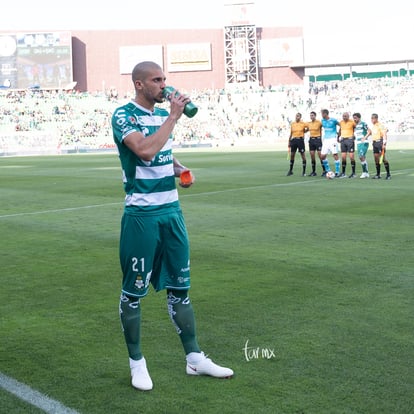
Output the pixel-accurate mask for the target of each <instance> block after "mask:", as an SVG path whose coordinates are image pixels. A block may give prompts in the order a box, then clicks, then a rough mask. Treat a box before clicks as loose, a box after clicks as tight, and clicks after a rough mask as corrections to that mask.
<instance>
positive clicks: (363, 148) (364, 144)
mask: <svg viewBox="0 0 414 414" xmlns="http://www.w3.org/2000/svg"><path fill="white" fill-rule="evenodd" d="M352 117H353V118H354V122H355V124H356V125H355V129H354V136H355V141H356V143H357V151H358V156H359V160H360V161H361V166H362V174H361V176H360V177H359V178H369V173H368V161H367V157H366V155H367V151H368V147H369V142H368V139H367V138H366V135H367V133H368V124H367V123H366V122H365V121H362V120H361V114H360V113H359V112H355V113H354V114H353V115H352Z"/></svg>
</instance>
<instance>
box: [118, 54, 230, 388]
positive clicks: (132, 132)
mask: <svg viewBox="0 0 414 414" xmlns="http://www.w3.org/2000/svg"><path fill="white" fill-rule="evenodd" d="M165 80H166V78H165V75H164V72H163V70H162V68H161V67H160V66H159V65H158V64H156V63H154V62H148V61H145V62H141V63H138V64H137V65H136V66H135V67H134V69H133V71H132V82H133V84H134V88H135V98H134V99H133V100H132V101H130V102H129V103H126V104H125V105H123V106H121V107H119V108H117V109H116V110H115V111H114V113H113V115H112V130H113V137H114V141H115V143H116V145H117V148H118V152H119V158H120V163H121V167H122V175H123V184H124V191H125V194H126V196H125V205H124V212H123V216H122V221H121V232H120V242H119V258H120V264H121V269H122V275H123V277H122V291H121V298H120V304H119V312H120V318H121V324H122V329H123V332H124V338H125V342H126V345H127V349H128V355H129V365H130V370H131V378H132V379H131V383H132V386H133V387H135V388H136V389H139V390H142V391H147V390H151V389H152V388H153V383H152V379H151V377H150V375H149V372H148V369H147V365H146V360H145V358H144V356H143V354H142V351H141V335H140V333H141V299H142V298H144V297H145V296H146V295H147V293H148V289H149V285H150V284H151V285H152V286H153V288H154V289H155V291H160V290H166V292H167V305H168V313H169V316H170V318H171V320H172V322H173V324H174V326H175V328H176V331H177V333H178V335H179V337H180V339H181V343H182V346H183V348H184V352H185V355H186V372H187V374H188V375H210V376H213V377H218V378H228V377H231V376H232V375H233V371H232V370H231V369H230V368H225V367H221V366H219V365H217V364H215V363H214V362H213V361H212V360H211V359H210V358H207V357H206V355H205V354H204V353H203V352H201V350H200V347H199V344H198V341H197V334H196V324H195V318H194V311H193V308H192V304H191V302H190V299H189V295H188V290H189V288H190V257H189V240H188V234H187V229H186V225H185V222H184V218H183V214H182V211H181V208H180V203H179V199H178V191H177V188H176V177H178V176H179V175H180V174H181V172H183V171H185V170H188V169H187V168H186V167H184V166H183V165H182V164H181V163H180V162H179V161H178V160H177V159H176V158H175V157H174V156H173V154H172V133H173V131H174V127H175V126H176V124H177V121H178V120H179V119H180V117H181V116H182V114H183V111H184V107H185V105H186V104H187V103H188V102H190V99H189V97H188V96H186V95H182V94H179V93H178V92H177V91H176V93H173V94H172V95H173V96H171V98H170V110H169V111H167V110H166V109H162V108H160V107H157V106H156V104H157V103H162V102H163V101H164V97H163V89H164V88H165V86H166V85H165ZM193 182H194V181H193ZM191 184H192V182H191V183H190V184H189V185H188V186H190V185H191ZM160 346H162V344H161V345H160Z"/></svg>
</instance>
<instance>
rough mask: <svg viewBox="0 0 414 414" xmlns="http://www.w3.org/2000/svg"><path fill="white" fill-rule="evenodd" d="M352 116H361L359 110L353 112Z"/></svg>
mask: <svg viewBox="0 0 414 414" xmlns="http://www.w3.org/2000/svg"><path fill="white" fill-rule="evenodd" d="M352 116H356V117H357V118H361V114H360V113H359V112H355V113H353V114H352Z"/></svg>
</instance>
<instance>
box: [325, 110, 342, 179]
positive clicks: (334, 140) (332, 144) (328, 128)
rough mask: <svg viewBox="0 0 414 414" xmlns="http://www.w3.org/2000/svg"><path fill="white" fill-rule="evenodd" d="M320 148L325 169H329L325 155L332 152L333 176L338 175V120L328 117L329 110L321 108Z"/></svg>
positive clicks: (339, 164)
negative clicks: (321, 134) (333, 161)
mask: <svg viewBox="0 0 414 414" xmlns="http://www.w3.org/2000/svg"><path fill="white" fill-rule="evenodd" d="M321 115H322V120H321V122H322V131H323V136H322V150H321V161H322V163H323V166H324V167H325V171H326V172H329V171H331V167H330V166H329V161H328V160H327V155H328V154H332V155H333V157H334V160H335V177H339V169H340V166H341V161H340V160H339V156H338V126H339V122H338V120H337V119H335V118H330V117H329V111H328V110H327V109H322V111H321Z"/></svg>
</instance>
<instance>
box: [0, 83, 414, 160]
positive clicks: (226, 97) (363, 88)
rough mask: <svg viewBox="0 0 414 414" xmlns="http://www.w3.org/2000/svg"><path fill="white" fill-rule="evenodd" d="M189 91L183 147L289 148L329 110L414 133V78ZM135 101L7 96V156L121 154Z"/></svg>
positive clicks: (48, 94) (27, 93) (2, 140)
mask: <svg viewBox="0 0 414 414" xmlns="http://www.w3.org/2000/svg"><path fill="white" fill-rule="evenodd" d="M131 93H132V92H131ZM188 93H189V95H190V96H191V97H192V99H193V101H194V102H195V103H196V104H197V105H198V106H199V107H200V110H199V112H198V113H197V115H196V116H195V117H194V118H186V117H185V116H183V117H182V118H181V119H180V122H179V125H178V127H177V128H176V130H175V141H176V144H177V145H178V144H185V143H187V144H188V143H190V144H191V143H203V142H209V143H212V145H214V146H219V145H220V143H222V142H231V143H232V144H235V143H237V141H238V140H241V139H243V138H249V139H253V140H256V141H257V142H260V141H264V140H269V139H272V140H277V139H280V140H283V141H284V142H285V141H286V139H287V137H288V135H289V125H290V122H291V121H293V119H294V117H295V114H296V112H301V113H302V114H303V119H304V120H308V118H309V116H308V115H309V112H310V111H312V110H314V111H316V112H317V113H318V114H320V110H321V109H322V108H327V109H329V111H330V114H331V116H333V117H336V118H341V116H342V113H343V112H345V111H349V112H351V113H353V112H360V113H362V116H363V119H365V120H367V121H369V119H370V115H371V113H373V112H376V113H378V114H380V117H381V120H382V122H383V123H385V124H386V125H387V126H388V128H389V134H395V135H401V134H402V135H404V134H406V135H410V134H414V102H413V100H412V99H411V97H412V96H414V77H394V78H378V79H352V78H351V79H347V80H344V81H341V82H329V83H314V84H311V85H295V86H276V87H275V86H268V87H254V86H246V85H243V84H240V85H239V87H238V88H231V89H229V90H227V89H226V90H203V91H188ZM132 97H133V96H132V94H131V95H130V96H123V97H122V98H121V97H119V96H118V93H117V92H116V91H115V90H113V89H112V90H109V91H106V92H96V93H85V92H78V91H61V90H59V91H44V90H24V91H13V90H1V91H0V154H1V153H2V152H3V153H4V152H5V151H6V152H7V149H10V146H29V147H34V146H46V147H48V146H51V147H54V148H55V149H56V148H65V147H73V148H81V147H87V148H90V149H98V148H114V143H113V140H112V134H111V125H110V121H111V114H112V111H113V110H114V109H115V108H116V107H117V106H118V105H119V104H121V103H123V102H125V101H126V100H129V99H132ZM166 105H167V104H166Z"/></svg>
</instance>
